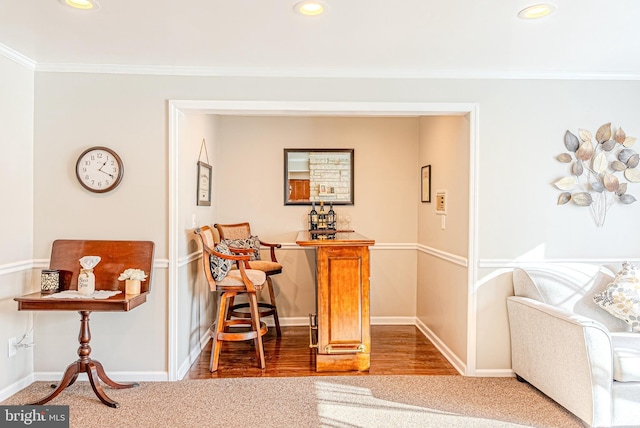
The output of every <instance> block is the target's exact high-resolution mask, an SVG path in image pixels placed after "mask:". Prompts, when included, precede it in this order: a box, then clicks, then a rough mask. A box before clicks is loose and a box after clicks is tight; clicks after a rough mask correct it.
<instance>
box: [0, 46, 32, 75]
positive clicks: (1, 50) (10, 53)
mask: <svg viewBox="0 0 640 428" xmlns="http://www.w3.org/2000/svg"><path fill="white" fill-rule="evenodd" d="M0 55H2V56H4V57H6V58H8V59H10V60H12V61H15V62H17V63H18V64H20V65H22V66H24V67H26V68H28V69H29V70H31V71H35V69H36V62H35V61H34V60H32V59H31V58H28V57H26V56H24V55H22V54H21V53H20V52H18V51H16V50H13V49H11V48H10V47H9V46H5V45H3V44H2V43H0Z"/></svg>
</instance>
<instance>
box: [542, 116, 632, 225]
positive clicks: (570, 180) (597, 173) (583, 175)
mask: <svg viewBox="0 0 640 428" xmlns="http://www.w3.org/2000/svg"><path fill="white" fill-rule="evenodd" d="M636 141H637V139H636V138H635V137H631V136H628V135H627V133H626V132H625V131H624V130H623V129H622V127H619V128H617V129H616V130H615V132H614V131H613V129H612V127H611V123H610V122H609V123H605V124H604V125H601V126H600V127H599V128H598V130H597V131H596V133H595V141H594V135H593V134H592V133H591V132H590V131H589V130H587V129H578V133H577V135H576V134H574V133H572V132H571V131H569V130H567V131H566V132H565V134H564V146H565V148H566V149H567V151H568V153H566V152H565V153H561V154H559V155H558V156H557V157H556V159H557V160H558V161H559V162H561V163H565V164H569V165H568V167H569V170H570V175H568V176H565V177H561V178H560V179H558V180H556V181H555V182H554V183H553V184H554V186H555V187H556V188H558V189H559V190H561V191H562V193H560V195H559V196H558V201H557V204H558V205H566V204H568V203H569V202H573V203H574V204H575V205H578V206H583V207H589V208H590V210H591V213H592V215H593V217H594V220H595V221H596V224H597V225H598V226H599V227H601V226H603V225H604V221H605V218H606V214H607V210H608V209H609V208H610V207H611V206H612V204H613V203H614V202H615V201H618V202H620V203H621V204H623V205H629V204H632V203H634V202H636V198H635V196H633V195H630V194H628V193H627V188H628V183H640V171H639V170H638V169H637V168H638V166H639V165H640V154H638V153H636V151H635V150H632V149H631V148H630V147H632V146H633V145H634V144H635V143H636ZM622 179H626V181H621V180H622Z"/></svg>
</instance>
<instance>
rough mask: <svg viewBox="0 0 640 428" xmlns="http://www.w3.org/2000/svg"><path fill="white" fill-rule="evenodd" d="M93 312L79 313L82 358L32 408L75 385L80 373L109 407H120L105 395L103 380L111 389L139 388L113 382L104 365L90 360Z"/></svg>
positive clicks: (70, 366)
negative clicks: (84, 375)
mask: <svg viewBox="0 0 640 428" xmlns="http://www.w3.org/2000/svg"><path fill="white" fill-rule="evenodd" d="M90 313H91V311H79V314H80V317H81V319H80V334H79V336H78V341H79V342H80V347H79V348H78V355H79V356H80V358H78V360H77V361H76V362H74V363H71V364H70V365H69V366H68V367H67V370H66V371H65V372H64V376H63V377H62V380H61V381H60V383H59V384H58V386H57V387H56V389H55V390H54V391H53V392H52V393H51V394H49V395H47V396H46V397H45V398H43V399H42V400H39V401H37V402H35V403H30V405H32V406H39V405H42V404H45V403H47V402H49V401H51V400H53V399H54V398H55V397H57V396H58V394H60V393H61V392H62V391H63V390H65V389H66V388H67V387H69V386H71V385H73V383H74V382H75V381H76V379H77V378H78V375H79V374H80V373H86V374H87V376H88V377H89V382H91V387H92V388H93V392H95V394H96V395H97V396H98V398H99V399H100V401H102V402H103V403H104V404H106V405H107V406H109V407H114V408H117V407H119V406H120V405H119V404H118V403H116V402H115V401H113V400H112V399H111V398H109V397H108V396H107V394H105V392H104V390H103V389H102V386H101V385H100V380H102V381H103V382H104V383H105V384H107V385H109V386H110V387H111V388H115V389H124V388H133V387H134V386H138V383H135V382H132V383H118V382H115V381H113V380H112V379H111V378H109V376H107V374H106V373H105V371H104V367H102V364H101V363H100V362H98V361H96V360H92V359H91V358H89V355H90V354H91V346H89V342H90V341H91V332H90V331H89V314H90Z"/></svg>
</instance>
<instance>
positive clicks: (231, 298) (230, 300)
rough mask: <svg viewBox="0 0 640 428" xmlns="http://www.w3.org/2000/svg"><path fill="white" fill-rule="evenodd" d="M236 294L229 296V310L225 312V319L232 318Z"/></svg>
mask: <svg viewBox="0 0 640 428" xmlns="http://www.w3.org/2000/svg"><path fill="white" fill-rule="evenodd" d="M235 298H236V296H235V295H234V296H231V297H229V304H228V305H227V310H226V314H225V320H230V319H231V311H232V308H233V302H234V300H235Z"/></svg>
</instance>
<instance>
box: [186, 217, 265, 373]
mask: <svg viewBox="0 0 640 428" xmlns="http://www.w3.org/2000/svg"><path fill="white" fill-rule="evenodd" d="M194 233H195V234H196V235H198V236H199V237H200V241H201V243H202V267H203V269H204V274H205V278H207V282H208V283H209V288H210V289H211V291H215V292H218V293H220V297H219V299H218V314H217V320H216V322H215V324H214V326H212V327H211V329H210V334H211V337H212V339H213V343H212V345H211V346H212V349H211V365H210V369H209V370H210V371H211V372H215V371H216V370H218V363H219V361H220V351H221V349H222V342H224V341H245V340H253V341H254V345H255V346H254V347H255V351H256V357H257V359H258V367H260V368H261V369H264V368H265V366H266V364H265V358H264V348H263V345H262V336H264V335H265V334H266V333H267V325H266V324H265V323H264V322H262V321H261V320H260V314H259V308H258V298H257V296H256V291H257V290H261V289H262V287H263V285H264V283H265V282H266V274H265V273H264V272H262V271H259V270H254V269H248V268H247V267H246V263H248V261H249V256H248V255H234V254H231V251H230V250H229V248H228V246H227V245H226V244H224V243H220V244H218V245H216V246H215V249H214V248H212V247H211V246H212V245H213V232H212V230H211V228H210V227H209V226H203V227H201V228H199V229H196V230H195V232H194ZM236 262H239V263H238V267H237V269H231V268H232V266H233V264H234V263H236ZM237 295H246V296H247V298H248V300H249V303H248V304H247V306H248V307H249V317H247V318H240V319H238V318H236V319H233V318H231V319H230V318H229V308H230V306H231V304H232V303H233V299H234V298H235V297H236V296H237ZM229 327H247V328H248V331H230V329H229Z"/></svg>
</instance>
